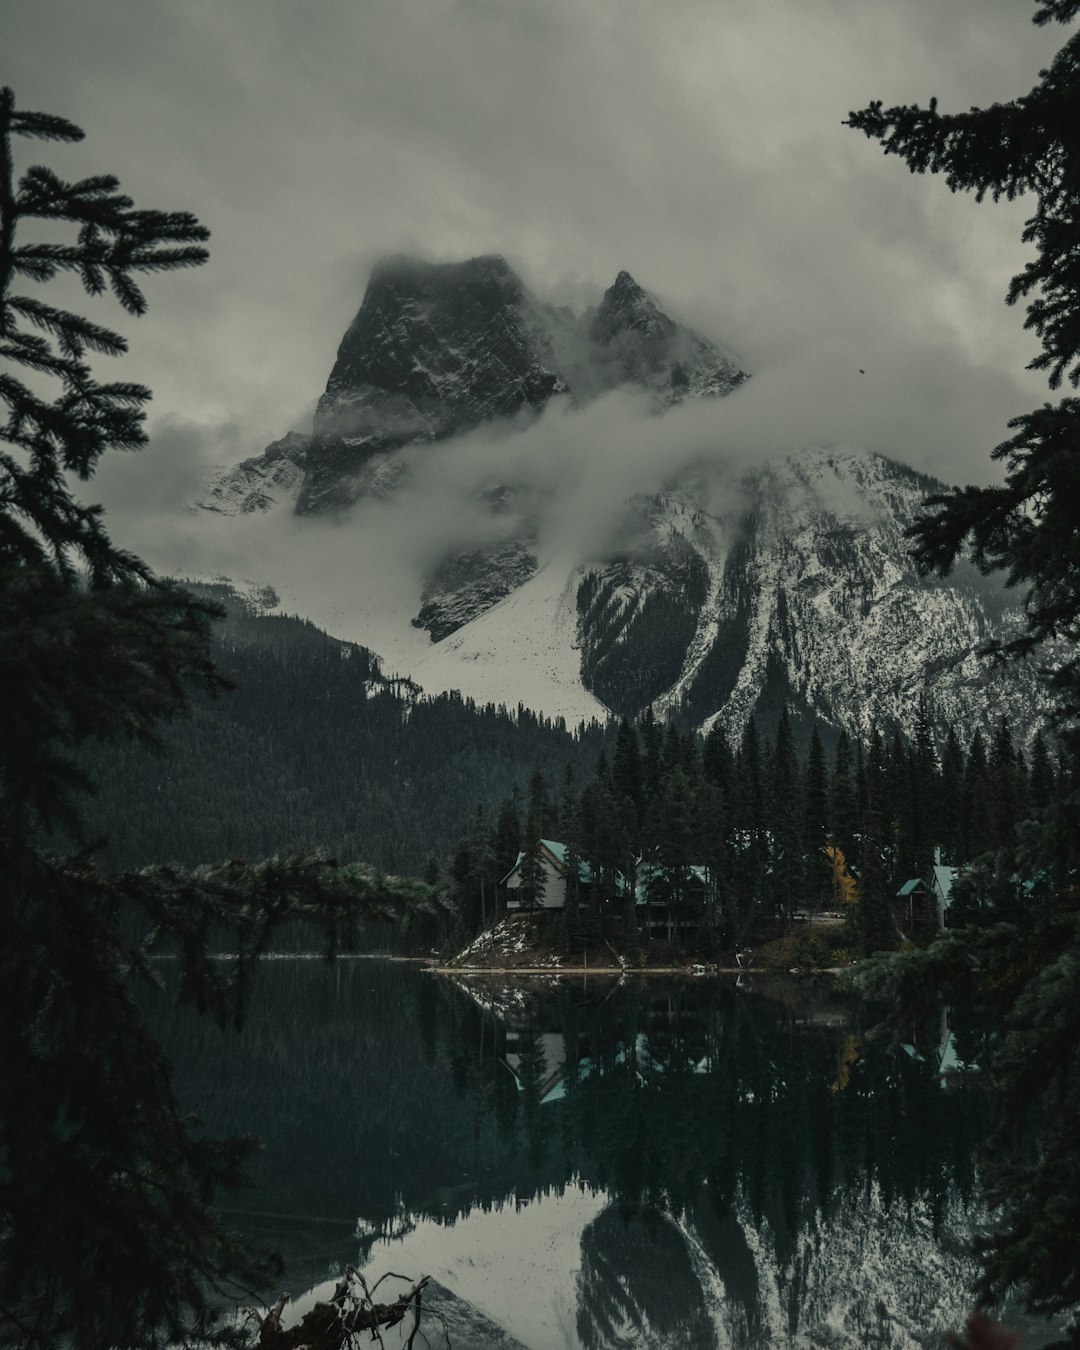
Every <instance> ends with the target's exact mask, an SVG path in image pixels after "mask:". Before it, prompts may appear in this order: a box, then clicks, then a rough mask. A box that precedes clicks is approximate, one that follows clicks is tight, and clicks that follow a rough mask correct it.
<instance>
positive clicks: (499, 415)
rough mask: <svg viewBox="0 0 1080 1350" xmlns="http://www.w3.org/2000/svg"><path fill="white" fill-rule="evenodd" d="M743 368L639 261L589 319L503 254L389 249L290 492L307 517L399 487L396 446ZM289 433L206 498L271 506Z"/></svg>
mask: <svg viewBox="0 0 1080 1350" xmlns="http://www.w3.org/2000/svg"><path fill="white" fill-rule="evenodd" d="M746 378H748V377H747V375H746V374H745V372H744V371H741V370H739V369H738V366H737V365H736V363H735V361H734V359H733V358H731V357H730V356H729V355H727V354H726V353H724V352H722V351H721V350H720V348H719V347H717V346H716V345H715V344H713V343H711V342H709V341H707V340H706V339H705V338H702V337H699V336H698V334H696V333H694V332H693V331H692V330H691V329H689V328H686V327H685V326H683V325H682V324H678V323H676V322H675V321H674V320H673V319H671V318H669V316H668V315H667V314H665V313H664V311H663V310H662V309H661V308H660V307H659V305H658V304H657V303H656V301H655V300H654V299H653V298H652V297H651V296H650V295H649V294H648V293H647V292H646V291H644V290H642V288H641V287H640V286H639V285H638V284H637V283H636V282H635V281H634V279H633V278H632V277H631V276H630V274H629V273H628V272H620V273H619V276H618V278H617V279H616V281H615V284H614V285H613V286H611V287H610V289H609V290H608V291H607V292H606V293H605V294H604V297H603V299H602V300H601V302H600V305H599V307H598V308H597V309H595V310H591V311H588V312H586V314H584V315H582V316H580V317H578V316H575V315H574V314H573V313H571V312H570V311H569V310H567V309H559V308H556V307H554V306H551V305H546V304H544V303H542V302H541V301H540V300H538V299H537V298H536V297H535V296H533V295H531V294H530V293H529V291H528V290H527V289H526V287H525V285H524V283H523V282H522V281H521V279H520V277H518V276H517V274H516V273H515V272H514V271H513V270H512V269H511V268H510V266H509V265H508V264H507V263H506V261H505V260H504V259H503V258H500V257H494V256H489V257H479V258H470V259H469V260H468V261H466V262H461V263H427V262H420V261H418V260H417V259H415V258H409V257H395V258H389V259H386V260H384V261H383V262H381V263H380V264H379V265H378V266H377V267H376V268H375V269H374V270H373V272H372V274H371V278H370V280H369V282H368V287H367V291H366V293H365V295H364V300H363V303H362V305H361V306H360V310H359V312H358V313H357V315H356V318H355V319H354V320H353V321H352V323H351V324H350V326H349V329H348V331H347V332H346V334H345V336H344V337H343V338H342V340H341V345H340V347H339V348H338V353H337V360H336V361H335V363H334V368H333V370H332V371H331V372H330V378H329V379H328V380H327V383H326V390H325V392H324V393H323V395H322V397H321V398H320V399H319V403H318V407H317V409H316V412H315V419H314V425H313V429H312V435H311V438H310V441H309V443H308V445H307V446H306V447H305V449H304V450H303V452H302V454H300V455H298V456H297V455H294V456H293V462H294V463H295V464H297V465H298V466H299V467H300V469H301V472H300V473H299V474H298V475H296V476H294V477H292V478H291V479H290V481H289V484H288V490H290V491H293V493H294V498H295V504H296V510H297V512H298V513H300V514H314V513H319V512H326V511H335V510H340V509H342V508H343V507H347V506H348V505H350V504H351V503H352V502H354V501H356V500H357V499H358V498H360V497H371V496H380V495H385V494H386V493H388V492H390V491H392V490H393V488H394V487H395V486H396V484H397V483H398V482H399V481H400V478H401V475H402V473H403V467H402V465H401V463H400V461H399V460H397V459H396V458H395V456H394V453H393V452H394V451H396V450H400V449H402V448H403V447H404V446H414V445H423V444H431V443H434V442H437V441H443V440H447V439H448V438H450V437H451V436H456V435H458V434H460V433H461V432H464V431H469V430H471V429H472V428H474V427H477V426H480V425H482V424H485V423H492V422H497V421H500V420H502V421H508V422H511V423H512V422H515V421H518V422H527V421H528V420H530V419H531V418H532V417H534V416H535V415H536V413H537V412H539V411H540V410H541V409H542V408H543V407H544V406H545V405H546V404H547V403H548V401H549V400H550V399H552V398H554V397H559V396H564V397H569V398H572V399H573V400H574V401H575V402H576V403H578V404H580V403H583V402H586V401H587V400H589V399H590V398H593V397H595V396H596V395H598V394H601V393H604V392H605V391H607V390H609V389H612V388H615V387H617V386H618V385H624V384H631V385H635V386H640V387H642V388H645V389H647V390H649V391H650V392H651V393H653V394H654V395H655V396H656V398H657V401H658V405H659V406H664V405H668V404H671V403H677V402H679V401H681V400H682V399H684V398H688V397H716V396H720V395H723V394H727V393H730V391H731V390H732V389H734V388H736V387H737V386H738V385H739V384H740V383H741V382H742V381H743V380H745V379H746ZM282 444H283V442H280V441H279V442H275V443H274V445H272V446H270V447H268V449H267V450H266V452H265V453H264V454H263V455H262V456H260V457H256V458H254V459H250V460H245V461H244V463H243V464H241V465H239V466H238V467H237V468H236V469H234V470H226V471H225V472H224V473H222V474H221V475H219V477H218V478H217V479H216V480H215V482H214V483H213V485H212V486H211V488H210V489H209V491H208V492H207V494H206V496H205V497H204V499H203V501H201V502H200V503H199V505H203V506H206V507H208V508H209V509H211V510H216V511H221V512H224V513H225V514H235V513H237V512H240V511H249V510H257V509H259V504H258V503H259V492H260V486H261V484H260V480H262V479H264V480H265V493H264V495H265V497H266V501H267V504H271V503H272V502H273V501H275V500H279V499H280V496H281V491H282V488H283V483H281V482H279V480H278V478H277V473H278V467H277V466H278V459H279V454H278V448H279V447H280V446H281V445H282ZM439 626H440V625H439V624H438V623H437V624H436V627H439ZM433 632H434V630H433Z"/></svg>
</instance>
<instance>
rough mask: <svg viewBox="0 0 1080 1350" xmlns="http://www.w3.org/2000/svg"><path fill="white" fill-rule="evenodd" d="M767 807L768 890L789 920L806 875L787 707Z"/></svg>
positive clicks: (778, 736) (780, 726)
mask: <svg viewBox="0 0 1080 1350" xmlns="http://www.w3.org/2000/svg"><path fill="white" fill-rule="evenodd" d="M770 777H771V783H770V794H769V795H770V807H771V815H772V820H773V828H772V831H771V833H772V839H773V848H772V855H773V870H772V877H771V879H770V891H771V898H772V903H773V907H774V910H775V912H776V914H777V916H778V917H779V918H780V919H782V920H783V921H784V922H785V923H787V924H789V925H790V923H791V920H792V916H793V914H794V913H795V910H796V909H797V908H798V907H799V905H800V903H801V900H802V885H803V879H804V876H805V872H804V867H803V849H802V810H801V803H800V801H799V788H800V786H801V785H800V782H799V767H798V763H797V761H796V759H795V745H794V742H793V740H792V736H791V721H790V719H789V717H788V712H787V708H784V709H783V710H782V711H781V714H780V721H779V723H778V724H777V728H776V744H775V746H774V747H773V754H772V772H771V775H770Z"/></svg>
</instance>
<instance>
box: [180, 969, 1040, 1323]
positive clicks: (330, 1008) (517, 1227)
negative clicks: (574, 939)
mask: <svg viewBox="0 0 1080 1350" xmlns="http://www.w3.org/2000/svg"><path fill="white" fill-rule="evenodd" d="M160 1016H161V1018H162V1019H163V1021H162V1024H161V1025H162V1028H163V1030H164V1034H165V1037H166V1041H167V1044H168V1046H169V1049H170V1053H171V1055H172V1057H173V1062H174V1065H175V1069H176V1079H177V1086H178V1089H179V1092H180V1095H181V1098H182V1100H183V1101H184V1102H185V1103H191V1105H192V1106H193V1107H194V1108H195V1109H197V1110H198V1111H199V1112H200V1114H201V1116H202V1118H203V1119H204V1121H205V1122H206V1125H207V1127H208V1128H209V1129H212V1130H214V1131H221V1132H230V1133H233V1132H235V1133H242V1132H247V1131H250V1130H255V1131H257V1132H258V1133H259V1134H260V1135H261V1137H262V1139H263V1141H264V1145H265V1147H264V1151H263V1153H262V1154H261V1156H260V1158H259V1159H258V1161H257V1164H256V1165H255V1167H254V1168H253V1169H252V1180H253V1182H254V1187H253V1189H252V1190H250V1191H248V1192H244V1193H242V1194H241V1195H239V1196H233V1197H229V1198H227V1199H226V1201H225V1203H224V1206H223V1207H224V1208H225V1209H226V1210H227V1212H228V1213H229V1215H230V1217H231V1219H232V1221H233V1222H234V1223H235V1225H236V1226H237V1227H238V1228H239V1229H241V1230H242V1231H243V1232H244V1233H245V1234H246V1235H247V1236H248V1237H249V1238H251V1239H252V1240H254V1241H255V1242H257V1243H259V1244H260V1245H264V1246H275V1247H277V1248H279V1249H280V1250H281V1251H282V1252H283V1254H284V1255H285V1258H286V1261H287V1263H288V1279H287V1287H288V1288H289V1289H291V1290H292V1291H293V1292H294V1293H296V1294H300V1293H302V1291H304V1290H308V1289H310V1288H311V1287H312V1286H314V1285H317V1284H318V1283H319V1282H320V1281H324V1280H326V1279H328V1278H330V1277H331V1276H333V1275H336V1274H338V1273H340V1271H341V1268H342V1267H343V1265H344V1264H345V1263H346V1262H353V1263H355V1264H365V1263H366V1264H367V1265H368V1266H369V1268H370V1269H371V1270H373V1271H377V1272H381V1271H383V1270H387V1269H391V1270H394V1271H399V1272H401V1273H403V1274H410V1275H415V1276H418V1275H420V1274H431V1275H432V1276H434V1277H435V1278H436V1279H437V1280H438V1281H439V1282H440V1284H441V1285H442V1286H443V1288H444V1291H449V1292H444V1293H443V1295H442V1297H443V1298H444V1299H445V1306H447V1307H448V1308H451V1309H452V1311H453V1314H454V1319H456V1320H454V1329H455V1332H456V1334H455V1337H454V1344H455V1345H456V1346H459V1347H461V1346H467V1345H470V1344H472V1345H477V1346H483V1345H493V1346H495V1345H503V1346H513V1345H520V1344H524V1345H526V1346H528V1347H530V1350H548V1347H556V1346H563V1345H566V1346H584V1347H588V1348H589V1350H601V1347H604V1348H605V1350H606V1348H607V1347H634V1346H665V1347H666V1346H673V1347H674V1346H714V1345H716V1346H722V1345H732V1346H746V1347H757V1346H761V1347H767V1346H774V1345H775V1346H784V1345H792V1346H819V1345H820V1346H856V1345H857V1346H867V1345H875V1346H877V1345H880V1346H915V1345H939V1344H941V1341H942V1334H941V1333H942V1330H943V1329H944V1328H946V1327H949V1326H957V1325H959V1323H960V1322H961V1321H962V1317H963V1313H964V1310H965V1308H966V1307H967V1306H968V1302H969V1297H968V1292H967V1290H968V1287H969V1282H970V1280H971V1277H972V1274H973V1270H974V1267H973V1264H972V1262H971V1259H970V1257H969V1256H968V1253H967V1249H966V1242H967V1239H968V1237H969V1235H970V1231H971V1228H972V1226H973V1225H974V1224H975V1223H977V1222H978V1221H979V1219H980V1211H979V1207H978V1203H977V1198H976V1195H977V1189H976V1185H975V1174H974V1164H973V1157H974V1151H975V1147H976V1144H977V1142H978V1140H979V1139H980V1138H981V1137H982V1134H983V1133H984V1130H985V1125H986V1121H985V1114H984V1104H983V1102H982V1099H981V1095H980V1093H979V1091H978V1088H977V1086H976V1085H975V1084H974V1083H973V1082H968V1083H966V1084H965V1083H959V1084H957V1083H955V1082H953V1081H952V1080H950V1079H947V1078H943V1075H942V1072H941V1070H942V1068H943V1066H948V1065H949V1064H951V1063H955V1062H956V1061H957V1059H958V1058H959V1059H961V1060H963V1061H966V1062H973V1061H977V1060H978V1058H979V1057H980V1054H981V1053H982V1041H981V1038H980V1036H979V1034H978V1032H977V1031H976V1030H974V1029H972V1028H971V1027H966V1028H965V1027H962V1026H958V1025H953V1024H952V1022H951V1020H950V1018H949V1016H948V1015H947V1014H946V1013H945V1012H944V1010H943V1011H942V1013H941V1015H940V1016H939V1017H937V1018H935V1019H933V1021H931V1022H929V1023H927V1024H926V1025H924V1026H918V1027H912V1028H911V1029H910V1032H909V1033H908V1037H907V1041H906V1044H904V1045H901V1046H900V1047H897V1048H895V1049H893V1050H891V1051H890V1049H889V1048H888V1046H887V1045H886V1044H884V1043H882V1042H879V1041H875V1042H868V1041H867V1040H866V1038H865V1035H864V1031H865V1027H864V1026H863V1025H862V1022H863V1020H864V1016H865V1015H864V1014H863V1013H862V1012H861V1010H859V1009H858V1008H857V1007H856V1006H855V1005H853V1004H851V1003H849V1002H847V1001H846V1000H845V999H844V998H843V997H842V996H840V995H837V994H836V993H834V992H833V991H832V990H831V986H829V985H820V986H819V985H808V984H796V983H794V982H766V981H763V980H761V979H760V978H758V979H756V980H755V981H753V982H751V983H744V984H742V985H741V986H740V985H739V984H737V983H736V982H735V981H733V980H697V981H689V980H682V981H678V980H665V979H660V978H656V977H653V978H649V979H637V980H626V981H623V982H621V983H616V982H615V981H614V980H612V979H604V978H600V977H592V978H589V979H588V980H587V981H586V980H581V979H578V980H574V979H570V978H564V979H558V980H554V979H553V980H551V981H548V982H546V983H545V982H542V981H534V982H530V981H526V980H516V981H514V982H513V983H507V982H505V981H502V982H500V981H499V980H497V979H494V978H488V979H478V980H473V981H471V982H466V981H465V980H456V981H455V980H451V979H449V978H447V977H444V976H440V975H437V974H434V973H432V972H430V971H426V970H421V969H418V968H416V967H412V966H408V965H401V964H394V963H390V962H382V961H374V960H352V961H342V962H338V963H337V964H335V965H332V966H327V965H325V964H323V963H322V962H319V961H303V960H298V961H293V960H281V961H273V962H267V963H266V964H265V965H264V966H263V968H262V969H261V970H260V972H259V978H258V981H257V987H256V993H255V998H254V1004H253V1007H252V1010H251V1016H250V1019H249V1022H248V1025H247V1027H246V1028H245V1030H244V1032H243V1033H242V1034H240V1035H235V1034H231V1035H222V1034H221V1033H219V1032H217V1031H216V1030H214V1029H213V1028H210V1027H207V1026H205V1025H202V1024H200V1023H199V1021H198V1019H195V1018H193V1017H189V1016H185V1015H181V1014H173V1013H166V1012H164V1011H160ZM973 1078H975V1079H977V1074H976V1075H973ZM1042 1339H1043V1337H1042V1336H1041V1335H1040V1334H1039V1332H1038V1329H1035V1330H1034V1332H1032V1330H1031V1329H1029V1333H1028V1337H1027V1339H1026V1340H1025V1345H1027V1346H1036V1345H1038V1344H1039V1343H1040V1342H1041V1340H1042Z"/></svg>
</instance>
